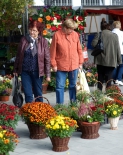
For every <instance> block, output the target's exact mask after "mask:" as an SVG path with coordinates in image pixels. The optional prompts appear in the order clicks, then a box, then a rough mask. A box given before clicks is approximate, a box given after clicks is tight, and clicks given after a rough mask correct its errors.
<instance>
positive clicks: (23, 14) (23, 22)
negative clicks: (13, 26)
mask: <svg viewBox="0 0 123 155" xmlns="http://www.w3.org/2000/svg"><path fill="white" fill-rule="evenodd" d="M23 35H24V36H25V15H24V13H23Z"/></svg>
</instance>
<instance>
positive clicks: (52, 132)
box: [45, 115, 77, 138]
mask: <svg viewBox="0 0 123 155" xmlns="http://www.w3.org/2000/svg"><path fill="white" fill-rule="evenodd" d="M45 127H46V132H47V134H48V136H49V137H51V138H52V137H60V138H64V137H70V136H71V135H72V133H73V132H74V131H75V129H76V128H77V122H76V121H75V120H73V119H71V118H70V117H64V116H60V115H58V116H55V117H54V118H51V119H49V120H48V121H47V122H46V126H45Z"/></svg>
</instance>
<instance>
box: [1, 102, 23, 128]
mask: <svg viewBox="0 0 123 155" xmlns="http://www.w3.org/2000/svg"><path fill="white" fill-rule="evenodd" d="M19 119H20V112H19V108H18V107H15V106H13V105H8V104H6V103H0V125H5V126H8V127H12V128H15V127H16V125H17V123H18V121H19Z"/></svg>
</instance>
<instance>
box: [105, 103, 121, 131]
mask: <svg viewBox="0 0 123 155" xmlns="http://www.w3.org/2000/svg"><path fill="white" fill-rule="evenodd" d="M122 111H123V107H122V106H121V105H118V104H116V103H115V102H112V104H109V105H107V106H106V108H105V113H106V114H107V116H108V120H109V123H110V128H111V129H112V130H116V129H117V125H118V121H119V118H120V115H121V113H122Z"/></svg>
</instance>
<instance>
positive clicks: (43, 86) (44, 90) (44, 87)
mask: <svg viewBox="0 0 123 155" xmlns="http://www.w3.org/2000/svg"><path fill="white" fill-rule="evenodd" d="M47 87H48V83H43V84H42V93H43V94H46V93H47Z"/></svg>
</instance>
